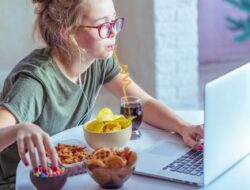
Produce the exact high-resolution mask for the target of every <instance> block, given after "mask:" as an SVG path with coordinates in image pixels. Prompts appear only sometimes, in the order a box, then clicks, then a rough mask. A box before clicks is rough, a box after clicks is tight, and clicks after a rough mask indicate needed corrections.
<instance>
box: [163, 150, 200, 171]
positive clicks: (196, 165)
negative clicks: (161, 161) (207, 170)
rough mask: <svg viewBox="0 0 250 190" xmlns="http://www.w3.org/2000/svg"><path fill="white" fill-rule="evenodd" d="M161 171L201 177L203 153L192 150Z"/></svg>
mask: <svg viewBox="0 0 250 190" xmlns="http://www.w3.org/2000/svg"><path fill="white" fill-rule="evenodd" d="M163 170H169V171H172V172H178V173H184V174H190V175H196V176H201V175H203V151H199V150H195V149H192V150H190V151H189V152H187V153H186V154H184V155H183V156H181V157H180V158H178V159H177V160H175V161H174V162H172V163H170V164H169V165H167V166H165V167H164V168H163Z"/></svg>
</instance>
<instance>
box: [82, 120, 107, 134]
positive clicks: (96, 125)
mask: <svg viewBox="0 0 250 190" xmlns="http://www.w3.org/2000/svg"><path fill="white" fill-rule="evenodd" d="M103 127H104V124H103V123H102V122H99V121H98V120H93V121H92V122H91V123H89V124H88V125H87V126H86V129H88V130H89V131H93V132H97V133H102V132H103Z"/></svg>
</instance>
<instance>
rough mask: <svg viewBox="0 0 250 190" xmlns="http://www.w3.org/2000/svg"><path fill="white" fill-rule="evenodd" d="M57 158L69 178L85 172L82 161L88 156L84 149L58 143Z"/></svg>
mask: <svg viewBox="0 0 250 190" xmlns="http://www.w3.org/2000/svg"><path fill="white" fill-rule="evenodd" d="M75 143H77V142H75ZM55 148H56V151H57V154H58V157H59V158H60V160H61V163H62V164H63V165H64V166H65V168H66V172H67V174H68V175H69V176H72V175H78V174H81V173H84V172H86V170H85V166H84V162H83V161H84V159H85V158H86V157H87V156H88V155H89V152H88V151H87V148H86V147H81V146H79V145H70V144H64V143H59V144H58V145H57V146H56V147H55Z"/></svg>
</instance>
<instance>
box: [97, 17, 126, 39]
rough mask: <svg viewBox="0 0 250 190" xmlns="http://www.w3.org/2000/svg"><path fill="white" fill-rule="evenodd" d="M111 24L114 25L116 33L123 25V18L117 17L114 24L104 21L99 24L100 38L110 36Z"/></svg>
mask: <svg viewBox="0 0 250 190" xmlns="http://www.w3.org/2000/svg"><path fill="white" fill-rule="evenodd" d="M112 26H113V27H114V30H115V33H118V32H120V31H121V29H122V26H123V19H121V18H120V19H117V20H116V21H115V23H114V24H112V23H105V24H103V25H102V26H101V29H100V36H101V37H102V38H107V37H109V36H110V33H111V31H112Z"/></svg>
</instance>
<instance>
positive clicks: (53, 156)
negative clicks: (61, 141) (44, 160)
mask: <svg viewBox="0 0 250 190" xmlns="http://www.w3.org/2000/svg"><path fill="white" fill-rule="evenodd" d="M43 143H44V146H45V149H46V150H47V152H48V154H49V157H50V159H51V164H52V165H53V166H54V167H57V168H58V155H57V152H56V149H55V147H54V145H53V143H52V142H51V141H50V137H49V135H48V134H46V135H44V136H43Z"/></svg>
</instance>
